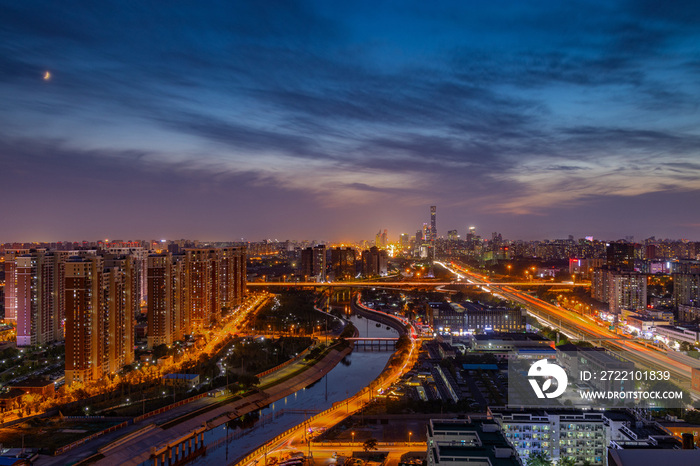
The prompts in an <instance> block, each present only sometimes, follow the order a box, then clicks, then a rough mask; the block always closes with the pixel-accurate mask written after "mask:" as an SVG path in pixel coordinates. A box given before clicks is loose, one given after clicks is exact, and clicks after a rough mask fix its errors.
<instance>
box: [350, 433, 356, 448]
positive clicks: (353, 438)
mask: <svg viewBox="0 0 700 466" xmlns="http://www.w3.org/2000/svg"><path fill="white" fill-rule="evenodd" d="M350 445H351V446H352V445H355V432H352V442H351V443H350Z"/></svg>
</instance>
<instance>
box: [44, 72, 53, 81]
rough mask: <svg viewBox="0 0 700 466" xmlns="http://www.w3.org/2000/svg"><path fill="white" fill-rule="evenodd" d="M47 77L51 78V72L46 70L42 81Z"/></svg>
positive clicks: (47, 78)
mask: <svg viewBox="0 0 700 466" xmlns="http://www.w3.org/2000/svg"><path fill="white" fill-rule="evenodd" d="M49 79H51V73H49V72H48V71H47V72H46V73H44V81H48V80H49Z"/></svg>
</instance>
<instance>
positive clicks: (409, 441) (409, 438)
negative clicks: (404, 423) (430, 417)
mask: <svg viewBox="0 0 700 466" xmlns="http://www.w3.org/2000/svg"><path fill="white" fill-rule="evenodd" d="M411 435H413V432H411V431H410V430H409V431H408V443H411Z"/></svg>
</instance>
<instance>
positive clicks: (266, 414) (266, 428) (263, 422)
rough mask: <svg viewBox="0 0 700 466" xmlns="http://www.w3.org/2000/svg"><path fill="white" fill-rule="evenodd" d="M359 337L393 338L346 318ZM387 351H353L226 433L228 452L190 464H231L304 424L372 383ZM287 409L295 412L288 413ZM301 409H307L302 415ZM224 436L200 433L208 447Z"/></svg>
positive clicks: (380, 329)
mask: <svg viewBox="0 0 700 466" xmlns="http://www.w3.org/2000/svg"><path fill="white" fill-rule="evenodd" d="M350 321H351V322H352V323H353V324H354V325H355V327H357V329H358V331H359V332H360V336H361V337H397V336H398V333H397V332H396V330H394V329H388V330H387V327H386V326H385V325H382V326H380V327H377V326H376V323H375V322H374V321H371V320H370V321H368V319H365V318H357V317H356V316H352V317H350ZM391 354H392V352H391V351H386V350H382V351H376V350H375V351H364V350H361V349H359V350H357V351H354V352H353V353H352V354H350V355H349V356H347V357H346V358H345V359H344V360H343V362H342V363H340V364H338V365H337V366H336V367H335V368H334V369H333V370H332V371H330V372H329V373H328V374H327V375H326V377H324V378H323V379H321V380H319V381H318V382H316V383H314V384H312V385H311V386H309V387H306V388H304V389H302V390H299V391H297V392H296V393H294V394H292V395H289V396H287V397H286V398H283V399H281V400H278V401H276V402H274V403H272V404H271V405H269V406H268V407H266V408H264V409H262V410H260V411H259V412H258V414H259V419H258V421H257V422H256V423H255V425H254V426H253V427H251V428H247V429H241V428H236V429H235V430H234V429H229V430H228V436H229V439H230V440H229V442H228V452H227V448H226V445H225V444H222V445H221V446H219V447H217V448H215V449H213V450H208V451H207V454H206V456H204V457H200V458H198V459H197V460H195V461H193V462H192V463H191V464H195V465H207V464H216V463H223V464H231V463H234V462H235V461H236V460H237V459H240V458H243V457H244V456H245V455H246V454H248V452H250V451H252V450H254V449H255V448H257V447H258V446H260V445H261V444H263V443H264V442H265V441H267V440H269V439H271V438H274V437H275V436H277V435H278V434H280V433H282V432H284V431H285V430H287V429H289V428H291V427H294V426H295V425H297V424H300V423H302V422H304V420H305V419H306V418H307V417H310V416H313V415H314V414H316V413H317V412H319V411H323V410H325V409H327V408H330V407H331V405H332V404H333V403H335V402H336V401H341V400H344V399H346V398H348V397H349V396H352V395H354V394H355V393H357V392H358V391H360V390H362V389H363V388H364V387H366V386H367V385H369V383H370V382H371V381H372V380H374V379H375V378H376V377H377V376H378V375H379V374H380V373H381V372H382V369H384V366H385V365H386V363H387V361H388V360H389V357H390V356H391ZM290 410H294V411H295V412H293V413H290V412H289V411H290ZM303 410H307V411H308V412H307V413H304V412H303ZM226 435H227V431H226V427H225V426H221V427H218V428H216V429H212V430H210V431H208V432H206V433H205V434H204V443H205V445H211V444H212V442H215V441H217V440H219V439H221V438H224V437H225V436H226Z"/></svg>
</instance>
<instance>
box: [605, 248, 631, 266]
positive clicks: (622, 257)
mask: <svg viewBox="0 0 700 466" xmlns="http://www.w3.org/2000/svg"><path fill="white" fill-rule="evenodd" d="M605 252H606V255H607V259H608V260H607V266H608V267H609V268H611V269H612V268H615V269H619V270H634V244H629V243H610V244H608V245H607V246H606V248H605Z"/></svg>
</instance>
